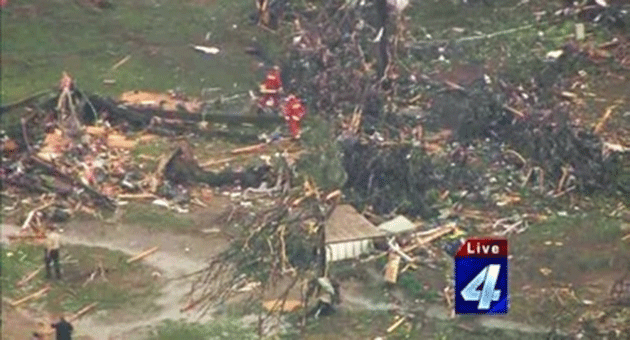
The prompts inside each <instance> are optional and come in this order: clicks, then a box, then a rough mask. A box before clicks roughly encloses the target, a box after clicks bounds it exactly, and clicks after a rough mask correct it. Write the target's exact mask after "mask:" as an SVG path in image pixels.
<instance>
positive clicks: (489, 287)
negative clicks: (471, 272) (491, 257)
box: [461, 264, 501, 309]
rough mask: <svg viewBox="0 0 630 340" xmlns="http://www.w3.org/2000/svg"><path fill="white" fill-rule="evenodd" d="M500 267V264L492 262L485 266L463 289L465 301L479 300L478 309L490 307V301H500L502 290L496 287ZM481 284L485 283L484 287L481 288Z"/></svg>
mask: <svg viewBox="0 0 630 340" xmlns="http://www.w3.org/2000/svg"><path fill="white" fill-rule="evenodd" d="M500 269H501V265H500V264H491V265H488V266H486V267H485V268H483V269H482V270H481V271H480V272H479V274H477V276H475V278H474V279H472V280H471V281H470V282H469V283H468V284H467V285H466V287H465V288H464V289H462V292H461V294H462V298H463V299H464V301H479V305H478V306H477V308H478V309H490V302H492V301H499V299H500V298H501V290H495V289H494V288H495V286H496V284H497V279H498V278H499V270H500ZM481 285H483V288H481V290H479V287H480V286H481Z"/></svg>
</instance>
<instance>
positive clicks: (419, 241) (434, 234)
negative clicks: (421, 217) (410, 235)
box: [403, 224, 456, 252]
mask: <svg viewBox="0 0 630 340" xmlns="http://www.w3.org/2000/svg"><path fill="white" fill-rule="evenodd" d="M455 228H456V226H455V225H454V224H450V225H446V226H442V227H438V228H435V229H431V230H430V231H431V233H428V234H427V233H424V235H426V236H424V237H419V236H416V243H415V244H413V245H411V246H409V247H407V248H405V249H403V251H405V252H409V251H411V250H414V249H416V248H418V247H422V246H425V245H427V244H429V243H431V242H433V241H435V240H437V239H439V238H440V237H442V236H444V235H446V234H449V233H451V232H453V231H455Z"/></svg>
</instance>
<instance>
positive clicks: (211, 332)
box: [148, 320, 258, 340]
mask: <svg viewBox="0 0 630 340" xmlns="http://www.w3.org/2000/svg"><path fill="white" fill-rule="evenodd" d="M148 339H149V340H182V339H186V340H208V339H216V340H223V339H225V340H232V339H239V340H248V339H252V340H253V339H258V336H257V335H256V332H255V331H254V330H253V329H250V328H247V327H244V326H242V325H240V324H238V323H237V322H235V321H225V320H221V321H214V322H212V323H208V324H197V323H185V322H183V321H167V322H164V323H163V324H161V325H159V326H158V327H156V329H155V330H154V331H153V334H151V335H150V336H149V338H148Z"/></svg>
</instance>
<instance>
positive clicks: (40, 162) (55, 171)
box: [30, 155, 116, 209]
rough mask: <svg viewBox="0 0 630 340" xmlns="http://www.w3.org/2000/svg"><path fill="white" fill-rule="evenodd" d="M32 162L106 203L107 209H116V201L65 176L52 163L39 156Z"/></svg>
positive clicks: (31, 158)
mask: <svg viewBox="0 0 630 340" xmlns="http://www.w3.org/2000/svg"><path fill="white" fill-rule="evenodd" d="M30 160H31V161H33V163H34V165H35V166H37V167H39V168H41V169H43V170H45V171H46V172H47V173H48V174H49V175H51V176H54V177H56V178H59V179H62V180H64V181H66V182H68V183H69V184H71V185H73V186H77V187H81V188H82V189H83V190H85V191H86V192H87V193H88V194H89V195H90V196H92V198H93V199H95V200H97V201H99V202H101V203H104V204H105V206H106V207H107V208H110V209H115V208H116V203H115V202H114V201H112V200H111V199H110V198H109V197H107V196H105V195H103V194H101V193H99V192H98V191H96V190H94V188H92V187H90V186H88V185H85V184H83V183H82V182H81V181H79V180H77V179H75V178H73V177H71V176H69V175H67V174H64V173H63V172H61V171H59V170H58V169H57V168H56V167H55V166H54V165H53V164H51V163H50V162H48V161H46V160H44V159H41V158H39V157H37V156H34V155H33V156H31V157H30Z"/></svg>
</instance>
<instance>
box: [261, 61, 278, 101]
mask: <svg viewBox="0 0 630 340" xmlns="http://www.w3.org/2000/svg"><path fill="white" fill-rule="evenodd" d="M280 76H281V75H280V67H278V66H274V67H273V68H272V69H271V70H270V71H269V73H267V77H266V78H265V81H264V82H263V83H262V84H261V85H260V93H262V97H260V101H259V102H258V105H259V106H260V107H261V108H267V107H271V108H275V107H277V106H278V104H280V92H282V79H281V78H280Z"/></svg>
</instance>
